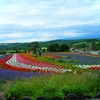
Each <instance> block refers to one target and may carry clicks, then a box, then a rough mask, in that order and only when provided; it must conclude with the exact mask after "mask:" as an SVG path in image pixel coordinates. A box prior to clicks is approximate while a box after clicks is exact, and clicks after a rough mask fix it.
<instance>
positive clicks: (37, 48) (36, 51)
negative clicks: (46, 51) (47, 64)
mask: <svg viewBox="0 0 100 100" xmlns="http://www.w3.org/2000/svg"><path fill="white" fill-rule="evenodd" d="M29 46H31V50H32V51H33V53H34V54H35V55H36V57H38V56H41V54H42V52H41V48H40V46H39V43H38V42H32V43H31V44H30V45H29Z"/></svg>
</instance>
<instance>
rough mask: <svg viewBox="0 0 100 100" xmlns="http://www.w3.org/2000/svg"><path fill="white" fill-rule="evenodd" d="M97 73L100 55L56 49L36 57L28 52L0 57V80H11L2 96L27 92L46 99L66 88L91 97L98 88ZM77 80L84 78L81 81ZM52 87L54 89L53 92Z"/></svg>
mask: <svg viewBox="0 0 100 100" xmlns="http://www.w3.org/2000/svg"><path fill="white" fill-rule="evenodd" d="M76 62H77V63H76ZM34 76H35V77H34ZM65 77H66V79H65ZM99 77H100V57H99V56H97V57H96V56H93V55H81V54H75V53H67V52H64V53H59V52H56V53H44V54H42V56H39V57H37V58H36V57H35V56H34V55H33V54H31V53H15V54H7V55H4V56H1V57H0V82H1V84H2V83H4V86H5V85H7V84H6V82H9V81H10V82H11V84H10V87H9V89H8V90H7V92H6V93H5V98H7V97H9V96H16V97H20V98H19V100H22V99H21V98H23V97H24V96H30V97H31V98H32V100H35V99H36V97H38V96H41V95H44V96H46V97H48V98H49V99H50V98H52V97H53V96H55V95H57V96H60V97H62V98H63V97H64V96H65V94H66V93H69V92H72V93H76V94H78V96H82V95H83V94H85V93H87V94H89V95H91V96H92V97H93V96H94V95H95V94H96V93H98V92H100V86H99V82H100V81H99ZM88 80H89V81H88ZM67 81H69V82H67ZM80 81H83V83H82V84H81V85H80ZM91 82H92V83H91ZM30 83H31V84H30ZM25 84H27V86H26V85H25ZM29 84H30V85H29ZM57 84H58V87H56V85H57ZM86 84H87V86H86ZM42 86H43V87H42ZM40 87H42V88H41V89H40ZM83 87H84V89H83ZM22 88H23V89H22ZM31 88H32V90H31ZM34 88H35V89H34ZM91 88H93V90H92V92H91ZM3 89H4V88H3V87H1V85H0V91H2V92H3ZM19 90H20V92H19ZM27 91H29V93H28V92H27ZM45 91H47V93H46V92H45ZM50 91H51V92H50ZM53 91H55V92H54V93H53V94H52V92H53ZM64 91H65V92H64ZM35 92H36V93H35ZM34 93H35V94H34ZM20 94H22V95H20ZM33 94H34V95H33Z"/></svg>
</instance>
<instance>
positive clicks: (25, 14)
mask: <svg viewBox="0 0 100 100" xmlns="http://www.w3.org/2000/svg"><path fill="white" fill-rule="evenodd" d="M80 38H100V0H0V43H6V42H32V41H48V40H54V39H80Z"/></svg>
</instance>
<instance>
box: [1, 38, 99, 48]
mask: <svg viewBox="0 0 100 100" xmlns="http://www.w3.org/2000/svg"><path fill="white" fill-rule="evenodd" d="M92 41H100V39H78V40H61V39H59V40H52V41H45V42H39V44H40V46H41V47H47V46H49V45H51V44H55V43H58V44H65V43H67V44H74V43H79V42H92ZM29 44H30V43H1V44H0V50H7V49H29V47H28V45H29Z"/></svg>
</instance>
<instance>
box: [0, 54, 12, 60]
mask: <svg viewBox="0 0 100 100" xmlns="http://www.w3.org/2000/svg"><path fill="white" fill-rule="evenodd" d="M9 56H10V54H7V55H4V56H2V57H0V60H3V59H5V58H7V57H9Z"/></svg>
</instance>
